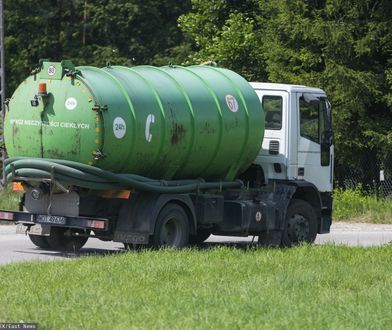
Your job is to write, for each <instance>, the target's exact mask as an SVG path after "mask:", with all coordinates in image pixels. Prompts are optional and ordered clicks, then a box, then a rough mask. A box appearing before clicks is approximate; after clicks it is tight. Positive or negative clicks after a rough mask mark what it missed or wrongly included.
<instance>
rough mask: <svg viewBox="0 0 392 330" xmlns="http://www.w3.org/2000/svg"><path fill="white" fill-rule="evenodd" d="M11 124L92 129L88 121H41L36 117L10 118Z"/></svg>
mask: <svg viewBox="0 0 392 330" xmlns="http://www.w3.org/2000/svg"><path fill="white" fill-rule="evenodd" d="M10 124H11V125H18V126H39V127H52V128H67V129H68V128H73V129H90V124H87V123H72V122H66V121H40V120H34V119H10Z"/></svg>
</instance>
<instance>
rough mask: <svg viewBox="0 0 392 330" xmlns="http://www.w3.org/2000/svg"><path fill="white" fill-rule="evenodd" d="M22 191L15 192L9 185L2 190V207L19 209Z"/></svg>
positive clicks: (0, 192) (0, 193) (0, 197)
mask: <svg viewBox="0 0 392 330" xmlns="http://www.w3.org/2000/svg"><path fill="white" fill-rule="evenodd" d="M21 197H22V193H20V192H15V191H13V190H11V189H10V187H8V188H7V189H3V190H0V209H3V210H15V211H17V210H19V202H20V198H21Z"/></svg>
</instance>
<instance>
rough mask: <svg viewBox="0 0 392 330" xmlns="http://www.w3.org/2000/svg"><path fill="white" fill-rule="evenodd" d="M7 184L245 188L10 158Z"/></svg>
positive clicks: (170, 190) (237, 184)
mask: <svg viewBox="0 0 392 330" xmlns="http://www.w3.org/2000/svg"><path fill="white" fill-rule="evenodd" d="M4 165H5V175H6V180H7V182H11V181H15V179H16V178H17V177H22V178H26V179H25V180H26V181H28V179H29V178H34V179H51V178H54V179H55V180H56V181H59V182H61V183H63V184H67V185H73V186H78V187H82V188H88V189H96V190H105V189H137V190H142V191H150V192H157V193H168V194H176V193H177V194H180V193H190V192H194V191H198V190H209V189H227V188H241V187H242V186H243V184H242V182H241V181H240V180H237V181H220V182H205V181H204V180H202V179H197V180H170V181H165V180H154V179H150V178H146V177H143V176H140V175H136V174H116V173H112V172H109V171H105V170H102V169H100V168H97V167H94V166H90V165H85V164H81V163H77V162H73V161H69V160H60V159H43V158H25V157H15V158H8V159H7V160H5V162H4Z"/></svg>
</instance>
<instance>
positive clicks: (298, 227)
mask: <svg viewBox="0 0 392 330" xmlns="http://www.w3.org/2000/svg"><path fill="white" fill-rule="evenodd" d="M317 222H318V221H317V215H316V212H315V210H314V209H313V207H312V206H311V205H310V204H309V203H308V202H305V201H303V200H300V199H293V200H292V201H291V203H290V205H289V207H288V209H287V214H286V223H285V229H284V230H283V234H282V246H286V247H291V246H295V245H298V244H300V243H313V242H314V240H315V239H316V236H317Z"/></svg>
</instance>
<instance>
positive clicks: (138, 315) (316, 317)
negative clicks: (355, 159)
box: [0, 245, 392, 329]
mask: <svg viewBox="0 0 392 330" xmlns="http://www.w3.org/2000/svg"><path fill="white" fill-rule="evenodd" d="M391 255H392V246H391V245H388V246H385V247H377V248H354V247H344V246H339V247H338V246H300V247H296V248H292V249H261V248H251V249H238V248H233V247H232V248H227V247H218V248H211V249H204V250H195V249H185V250H180V251H175V250H161V251H142V252H129V253H121V254H115V255H112V256H105V257H102V256H101V257H84V258H81V259H78V260H72V261H60V262H29V263H17V264H10V265H6V266H3V267H0V279H1V281H2V284H1V286H0V306H1V308H0V322H1V321H6V322H11V321H19V320H24V321H29V322H31V321H37V322H38V323H39V325H40V329H151V328H153V329H156V328H159V329H255V328H260V329H261V328H263V329H282V328H285V329H310V328H313V329H364V328H374V329H381V328H385V329H387V328H391V326H392V314H391V305H392V276H391V273H392V263H391Z"/></svg>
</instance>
